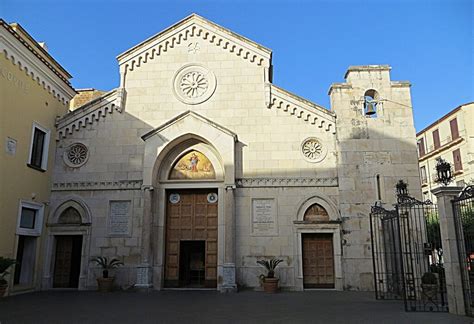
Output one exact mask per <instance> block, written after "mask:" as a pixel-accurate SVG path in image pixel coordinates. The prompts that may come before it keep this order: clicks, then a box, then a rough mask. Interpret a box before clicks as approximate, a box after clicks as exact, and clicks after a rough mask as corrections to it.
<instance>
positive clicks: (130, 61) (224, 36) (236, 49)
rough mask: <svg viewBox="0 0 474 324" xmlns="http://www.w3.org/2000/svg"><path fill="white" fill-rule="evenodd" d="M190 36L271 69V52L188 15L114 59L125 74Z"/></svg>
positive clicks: (200, 18) (228, 31)
mask: <svg viewBox="0 0 474 324" xmlns="http://www.w3.org/2000/svg"><path fill="white" fill-rule="evenodd" d="M190 37H200V38H201V39H203V40H205V41H208V42H209V43H211V44H215V45H216V46H219V47H220V48H222V49H225V50H227V51H229V52H230V53H234V54H235V55H237V56H240V57H242V59H245V60H248V61H250V62H252V63H255V64H257V65H259V66H265V67H269V66H270V64H271V63H270V60H271V51H270V50H269V49H267V48H265V47H263V46H261V45H259V44H257V43H255V42H253V41H251V40H249V39H247V38H245V37H243V36H240V35H238V34H236V33H234V32H232V31H230V30H228V29H226V28H224V27H221V26H219V25H217V24H215V23H213V22H211V21H209V20H207V19H204V18H202V17H200V16H198V15H195V14H193V15H191V16H189V17H187V18H185V19H183V20H182V21H180V22H178V23H176V24H174V25H173V26H171V27H169V28H167V29H165V30H164V31H162V32H160V33H158V34H156V35H154V36H152V37H150V38H149V39H147V40H145V41H143V42H142V43H140V44H138V45H136V46H134V47H133V48H131V49H130V50H128V51H126V52H124V53H122V54H120V55H118V56H117V60H118V61H119V65H121V66H122V65H124V66H125V69H124V70H125V72H126V71H128V70H130V71H133V69H134V68H135V67H139V66H141V64H143V63H146V62H148V60H152V59H154V58H156V57H158V56H160V55H161V53H163V52H166V51H168V50H169V49H171V48H174V47H175V46H176V45H179V44H181V43H182V42H183V41H186V40H187V39H189V38H190Z"/></svg>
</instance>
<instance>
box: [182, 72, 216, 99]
mask: <svg viewBox="0 0 474 324" xmlns="http://www.w3.org/2000/svg"><path fill="white" fill-rule="evenodd" d="M208 87H209V82H208V81H207V79H206V77H205V76H204V75H203V74H202V73H200V72H189V73H187V74H185V75H184V76H183V78H182V79H181V84H180V88H181V91H182V92H183V94H184V95H185V96H187V97H188V98H198V97H200V96H202V95H203V94H204V93H205V92H206V90H207V88H208Z"/></svg>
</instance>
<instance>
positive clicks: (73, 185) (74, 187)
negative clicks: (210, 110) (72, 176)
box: [52, 180, 142, 191]
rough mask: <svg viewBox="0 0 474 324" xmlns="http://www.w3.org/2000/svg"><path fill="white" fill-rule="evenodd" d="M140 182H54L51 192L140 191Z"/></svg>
mask: <svg viewBox="0 0 474 324" xmlns="http://www.w3.org/2000/svg"><path fill="white" fill-rule="evenodd" d="M141 187H142V180H119V181H74V182H55V183H53V188H52V191H80V190H140V189H141Z"/></svg>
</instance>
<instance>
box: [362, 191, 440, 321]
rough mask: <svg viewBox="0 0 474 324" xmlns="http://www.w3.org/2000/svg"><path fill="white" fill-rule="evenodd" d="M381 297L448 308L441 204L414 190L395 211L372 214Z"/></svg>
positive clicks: (422, 307)
mask: <svg viewBox="0 0 474 324" xmlns="http://www.w3.org/2000/svg"><path fill="white" fill-rule="evenodd" d="M370 228H371V239H372V254H373V266H374V280H375V282H374V283H375V290H376V298H377V299H403V300H404V302H405V310H406V311H409V312H416V311H428V312H447V311H448V305H447V296H446V282H445V275H444V267H443V260H442V256H443V249H442V247H441V233H440V227H439V218H438V213H437V208H436V206H435V205H434V204H433V203H431V202H430V201H425V202H423V201H419V200H417V199H415V198H413V197H410V196H408V195H402V196H398V202H397V204H396V205H395V208H394V209H393V210H387V209H385V208H383V207H381V206H380V205H378V204H376V205H375V206H373V207H372V210H371V214H370Z"/></svg>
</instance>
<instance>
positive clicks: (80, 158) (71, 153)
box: [63, 143, 89, 168]
mask: <svg viewBox="0 0 474 324" xmlns="http://www.w3.org/2000/svg"><path fill="white" fill-rule="evenodd" d="M88 158H89V150H88V149H87V146H85V145H84V144H82V143H74V144H71V145H69V147H68V148H67V149H66V150H65V151H64V154H63V160H64V163H66V165H67V166H69V167H71V168H78V167H80V166H83V165H84V164H85V163H86V162H87V159H88Z"/></svg>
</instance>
